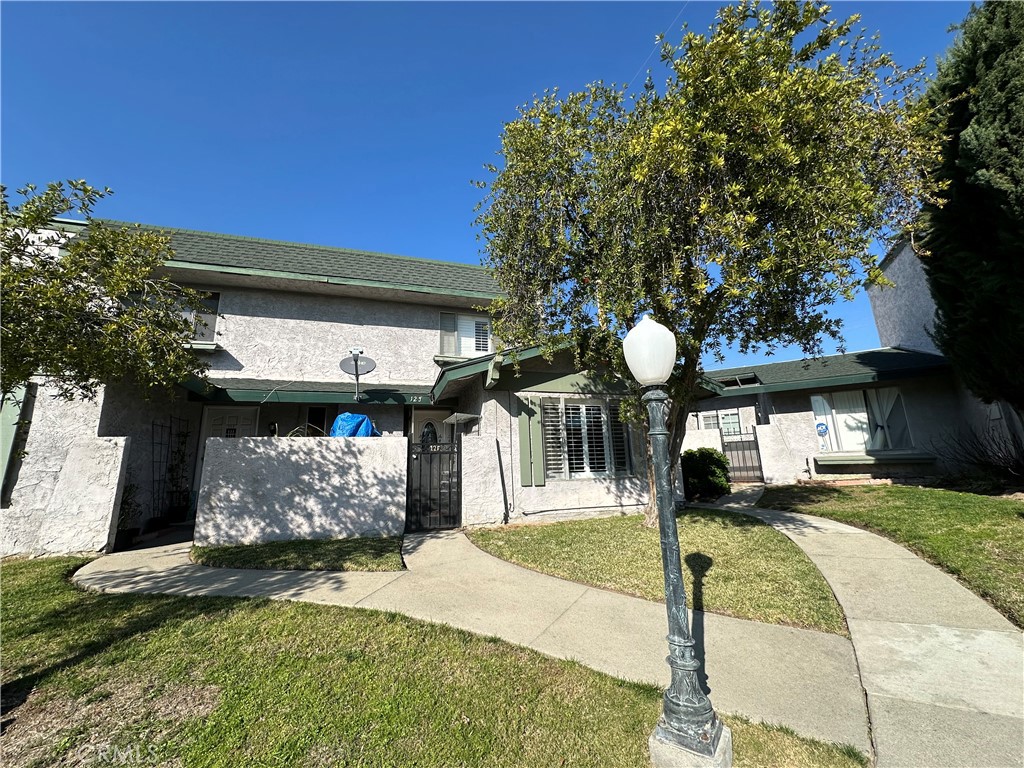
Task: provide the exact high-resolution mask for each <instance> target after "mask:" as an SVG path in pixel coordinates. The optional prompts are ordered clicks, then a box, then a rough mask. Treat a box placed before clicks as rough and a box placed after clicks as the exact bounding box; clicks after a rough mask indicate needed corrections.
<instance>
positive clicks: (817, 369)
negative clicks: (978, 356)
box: [705, 347, 949, 396]
mask: <svg viewBox="0 0 1024 768" xmlns="http://www.w3.org/2000/svg"><path fill="white" fill-rule="evenodd" d="M947 368H949V363H948V361H947V360H946V358H944V357H942V356H941V355H932V354H928V353H927V352H915V351H913V350H908V349H900V348H899V347H885V348H882V349H870V350H867V351H864V352H848V353H847V354H845V355H828V356H826V357H820V358H814V359H808V360H788V361H786V362H781V363H766V364H764V365H748V366H743V367H739V368H721V369H719V370H715V371H707V372H706V374H705V375H706V376H707V377H708V378H709V379H713V380H714V381H717V382H719V383H721V384H722V385H723V386H724V387H725V389H726V391H725V395H726V396H729V395H737V394H746V393H750V392H780V391H786V390H790V389H794V390H796V389H810V388H813V387H820V386H842V385H844V384H863V383H868V382H872V381H891V380H894V379H900V378H908V377H910V376H916V375H921V374H927V373H934V372H937V371H940V370H944V369H947ZM752 377H756V381H757V383H756V384H755V383H750V384H745V385H739V384H737V379H739V380H741V381H750V380H751V379H752Z"/></svg>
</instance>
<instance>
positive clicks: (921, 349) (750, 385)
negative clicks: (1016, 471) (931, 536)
mask: <svg viewBox="0 0 1024 768" xmlns="http://www.w3.org/2000/svg"><path fill="white" fill-rule="evenodd" d="M880 266H881V268H882V270H883V272H884V273H885V275H886V277H887V278H888V279H889V280H890V281H891V282H892V283H893V284H894V285H893V286H888V287H872V288H871V289H869V290H868V296H869V297H870V300H871V307H872V312H873V314H874V317H875V323H876V325H877V327H878V333H879V337H880V339H881V341H882V343H883V344H884V345H886V346H885V347H883V348H881V349H875V350H867V351H864V352H852V353H849V354H845V355H829V356H827V357H823V358H818V359H812V360H797V361H790V362H781V363H768V364H764V365H754V366H747V367H743V368H729V369H723V370H717V371H709V372H708V373H707V376H708V377H709V378H711V379H713V380H714V381H716V382H718V383H719V384H721V385H722V386H723V387H724V390H725V391H724V393H723V395H722V397H720V398H716V399H714V400H705V401H702V402H701V403H700V404H699V405H698V411H697V412H696V413H693V414H691V416H690V421H689V423H688V425H687V435H686V442H685V443H684V448H694V447H699V446H702V445H711V446H713V447H719V446H721V447H722V448H723V449H724V450H725V452H726V454H727V455H728V456H729V458H730V461H731V464H732V477H733V480H753V481H760V480H763V481H764V482H767V483H792V482H796V481H798V480H808V479H842V478H850V477H890V478H896V477H929V476H935V475H938V474H941V473H946V472H955V471H958V470H960V469H963V468H964V467H963V464H962V463H961V458H962V457H961V455H960V448H959V446H960V445H961V444H962V442H963V440H964V439H965V438H968V437H969V436H970V435H972V434H979V435H993V436H995V437H996V439H1004V438H1005V437H1006V436H1007V435H1010V434H1017V435H1020V434H1022V432H1021V426H1020V424H1019V422H1018V421H1017V419H1016V416H1015V415H1014V413H1013V411H1012V409H1010V408H1009V407H1007V406H1005V405H1003V404H1000V403H993V404H991V405H985V404H984V403H982V402H981V401H980V400H978V399H977V398H975V397H973V396H972V395H971V394H970V393H969V392H968V391H967V390H966V389H965V388H964V387H963V386H962V385H961V384H960V383H959V381H958V380H957V378H956V376H955V374H954V372H953V370H952V369H951V368H950V366H949V363H948V362H947V361H946V359H945V358H944V357H942V355H941V354H939V351H938V350H937V349H936V348H935V345H934V344H933V343H932V340H931V337H930V336H929V331H930V330H931V328H932V324H933V322H934V316H935V305H934V303H933V302H932V300H931V295H930V294H929V292H928V285H927V281H926V278H925V274H924V270H923V268H922V267H921V263H920V261H919V260H918V258H917V256H916V255H914V253H913V251H912V249H911V248H910V246H909V244H904V243H901V244H900V245H899V246H897V247H896V248H895V249H893V251H892V252H891V253H890V254H889V255H888V256H887V257H886V258H885V259H884V260H883V261H882V263H881V265H880Z"/></svg>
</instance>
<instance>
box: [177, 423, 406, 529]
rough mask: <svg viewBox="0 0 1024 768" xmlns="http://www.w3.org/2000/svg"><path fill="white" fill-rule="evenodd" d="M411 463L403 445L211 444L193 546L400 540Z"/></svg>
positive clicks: (379, 441) (336, 441)
mask: <svg viewBox="0 0 1024 768" xmlns="http://www.w3.org/2000/svg"><path fill="white" fill-rule="evenodd" d="M407 455H408V441H407V440H406V438H404V437H381V438H332V437H321V438H312V437H311V438H267V437H244V438H234V439H225V438H210V439H209V440H208V441H207V445H206V459H205V461H204V464H203V476H202V481H201V485H200V490H199V505H198V509H197V515H196V529H195V543H196V544H197V545H200V546H219V545H226V544H257V543H260V542H265V541H280V540H290V539H322V538H342V537H347V536H397V535H400V534H401V533H402V531H403V530H404V527H405V497H406V477H407Z"/></svg>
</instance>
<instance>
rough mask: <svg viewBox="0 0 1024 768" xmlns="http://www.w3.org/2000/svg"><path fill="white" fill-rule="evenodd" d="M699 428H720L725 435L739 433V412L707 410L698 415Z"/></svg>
mask: <svg viewBox="0 0 1024 768" xmlns="http://www.w3.org/2000/svg"><path fill="white" fill-rule="evenodd" d="M698 418H699V419H700V428H701V429H720V430H722V434H723V435H725V436H727V437H728V436H729V435H738V434H740V412H739V411H738V410H737V411H709V412H707V413H701V414H699V415H698Z"/></svg>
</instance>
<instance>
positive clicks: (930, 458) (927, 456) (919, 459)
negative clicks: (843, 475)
mask: <svg viewBox="0 0 1024 768" xmlns="http://www.w3.org/2000/svg"><path fill="white" fill-rule="evenodd" d="M935 459H936V457H935V454H933V453H928V452H927V451H875V452H871V453H819V454H817V455H816V456H815V457H814V462H815V464H820V465H822V466H827V467H837V466H861V465H873V464H931V463H932V462H934V461H935Z"/></svg>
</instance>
